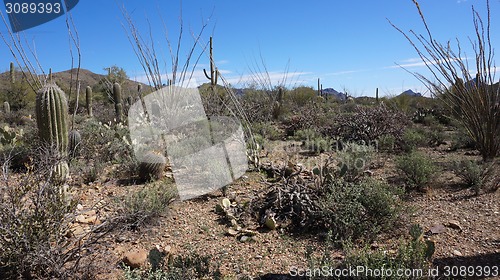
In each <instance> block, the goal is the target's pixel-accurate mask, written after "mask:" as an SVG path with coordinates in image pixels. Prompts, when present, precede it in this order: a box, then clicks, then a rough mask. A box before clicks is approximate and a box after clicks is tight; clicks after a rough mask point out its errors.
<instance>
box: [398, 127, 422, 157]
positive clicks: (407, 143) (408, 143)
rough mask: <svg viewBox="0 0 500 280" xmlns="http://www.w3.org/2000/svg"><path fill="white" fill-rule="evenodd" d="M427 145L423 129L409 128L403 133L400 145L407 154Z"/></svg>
mask: <svg viewBox="0 0 500 280" xmlns="http://www.w3.org/2000/svg"><path fill="white" fill-rule="evenodd" d="M426 145H427V138H426V135H425V132H424V131H422V130H421V129H414V128H407V129H406V130H405V132H404V133H403V139H402V142H401V143H400V146H401V148H402V149H403V151H405V152H411V151H414V150H415V149H416V148H417V147H423V146H426Z"/></svg>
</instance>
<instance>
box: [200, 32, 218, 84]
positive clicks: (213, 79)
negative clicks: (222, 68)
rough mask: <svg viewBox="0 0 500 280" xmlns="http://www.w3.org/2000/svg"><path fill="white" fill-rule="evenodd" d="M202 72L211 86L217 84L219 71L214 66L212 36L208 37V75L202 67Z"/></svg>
mask: <svg viewBox="0 0 500 280" xmlns="http://www.w3.org/2000/svg"><path fill="white" fill-rule="evenodd" d="M203 73H205V77H207V79H209V80H210V84H211V85H212V86H215V85H217V78H218V76H219V71H218V70H217V67H215V62H214V55H213V48H212V37H210V76H209V75H208V74H207V71H206V70H205V69H203Z"/></svg>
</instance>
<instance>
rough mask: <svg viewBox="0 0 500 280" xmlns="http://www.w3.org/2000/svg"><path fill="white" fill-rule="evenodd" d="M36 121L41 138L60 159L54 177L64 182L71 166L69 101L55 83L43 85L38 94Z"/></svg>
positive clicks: (54, 169) (55, 167)
mask: <svg viewBox="0 0 500 280" xmlns="http://www.w3.org/2000/svg"><path fill="white" fill-rule="evenodd" d="M36 121H37V126H38V134H39V136H40V139H41V140H42V141H43V142H44V143H45V144H46V145H48V146H50V147H51V149H54V151H55V153H56V155H55V156H56V157H57V158H60V161H59V162H58V163H57V164H56V165H55V166H54V168H53V171H54V172H53V179H55V181H57V182H60V183H64V181H65V180H66V178H67V176H68V174H69V168H68V164H67V162H66V160H65V159H66V156H67V149H68V102H67V100H66V95H65V93H64V92H63V91H62V90H61V89H60V88H59V87H58V86H57V85H56V84H54V83H48V84H46V85H45V86H43V87H42V88H41V89H40V90H39V91H38V93H37V96H36Z"/></svg>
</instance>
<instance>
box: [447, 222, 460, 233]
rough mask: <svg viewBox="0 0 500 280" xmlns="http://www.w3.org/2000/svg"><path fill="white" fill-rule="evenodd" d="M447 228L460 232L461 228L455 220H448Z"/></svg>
mask: <svg viewBox="0 0 500 280" xmlns="http://www.w3.org/2000/svg"><path fill="white" fill-rule="evenodd" d="M447 226H448V227H450V228H452V229H458V230H460V231H462V226H460V222H459V221H457V220H449V221H448V224H447Z"/></svg>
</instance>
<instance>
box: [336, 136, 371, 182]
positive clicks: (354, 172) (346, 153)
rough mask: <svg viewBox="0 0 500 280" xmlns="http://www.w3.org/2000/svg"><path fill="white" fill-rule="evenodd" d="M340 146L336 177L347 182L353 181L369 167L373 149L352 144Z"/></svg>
mask: <svg viewBox="0 0 500 280" xmlns="http://www.w3.org/2000/svg"><path fill="white" fill-rule="evenodd" d="M342 146H343V147H342V150H341V151H338V152H337V159H338V166H337V167H338V175H339V176H340V177H342V178H344V179H345V180H347V181H355V180H356V179H358V178H359V177H360V176H361V175H363V172H364V171H365V170H367V169H368V167H369V166H370V163H371V161H372V159H373V156H374V154H375V148H374V147H373V146H371V145H363V144H357V143H354V142H350V143H345V144H343V145H342Z"/></svg>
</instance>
